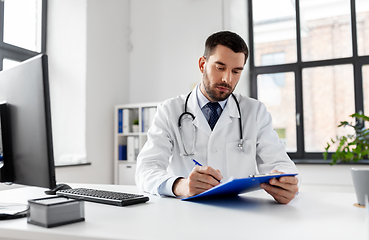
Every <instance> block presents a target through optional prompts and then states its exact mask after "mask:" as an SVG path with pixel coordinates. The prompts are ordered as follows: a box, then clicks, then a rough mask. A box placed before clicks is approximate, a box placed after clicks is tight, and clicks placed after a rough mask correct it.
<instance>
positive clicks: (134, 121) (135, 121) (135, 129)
mask: <svg viewBox="0 0 369 240" xmlns="http://www.w3.org/2000/svg"><path fill="white" fill-rule="evenodd" d="M138 130H139V127H138V118H136V119H135V120H133V123H132V131H133V132H138Z"/></svg>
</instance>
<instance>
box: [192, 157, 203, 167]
mask: <svg viewBox="0 0 369 240" xmlns="http://www.w3.org/2000/svg"><path fill="white" fill-rule="evenodd" d="M192 161H193V162H194V163H195V165H199V166H202V165H201V163H199V162H198V161H196V160H195V159H192Z"/></svg>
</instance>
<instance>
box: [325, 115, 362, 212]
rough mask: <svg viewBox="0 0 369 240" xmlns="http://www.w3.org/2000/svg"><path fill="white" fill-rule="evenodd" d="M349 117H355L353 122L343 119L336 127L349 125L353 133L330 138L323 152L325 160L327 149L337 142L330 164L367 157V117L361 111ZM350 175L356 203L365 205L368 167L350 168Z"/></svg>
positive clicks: (355, 160) (356, 160)
mask: <svg viewBox="0 0 369 240" xmlns="http://www.w3.org/2000/svg"><path fill="white" fill-rule="evenodd" d="M350 117H351V118H354V119H356V121H355V124H353V123H349V122H347V121H343V122H341V124H340V125H338V127H339V128H340V127H343V128H344V127H351V128H353V129H354V133H350V134H346V135H345V136H341V137H338V136H337V137H336V139H335V140H333V139H331V142H328V143H327V147H326V148H325V152H324V153H323V157H324V160H327V158H328V151H329V149H330V148H331V147H332V145H333V144H338V146H337V149H336V151H335V152H333V153H332V162H331V163H330V164H331V165H333V164H336V163H337V162H358V161H359V160H362V159H364V158H368V157H369V129H368V128H365V122H366V121H367V122H369V117H367V116H365V115H364V114H363V113H354V114H352V115H350ZM331 144H332V145H331ZM351 176H352V180H353V182H354V187H355V192H356V196H357V200H358V204H359V205H361V206H365V198H368V197H369V188H368V186H369V169H356V168H352V169H351Z"/></svg>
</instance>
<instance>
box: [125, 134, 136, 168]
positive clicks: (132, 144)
mask: <svg viewBox="0 0 369 240" xmlns="http://www.w3.org/2000/svg"><path fill="white" fill-rule="evenodd" d="M138 145H139V140H138V137H137V136H128V137H127V160H128V161H129V162H134V161H136V159H137V156H138V152H139V148H138Z"/></svg>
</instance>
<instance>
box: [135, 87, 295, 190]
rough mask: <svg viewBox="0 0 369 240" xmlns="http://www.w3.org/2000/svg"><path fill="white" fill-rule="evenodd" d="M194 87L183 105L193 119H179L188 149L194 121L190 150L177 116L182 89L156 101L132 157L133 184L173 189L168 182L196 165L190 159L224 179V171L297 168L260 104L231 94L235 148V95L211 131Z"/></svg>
mask: <svg viewBox="0 0 369 240" xmlns="http://www.w3.org/2000/svg"><path fill="white" fill-rule="evenodd" d="M197 87H198V86H197ZM197 87H196V88H195V89H194V90H193V91H192V93H191V95H190V97H189V100H188V104H187V111H189V112H191V113H192V114H194V115H195V119H194V120H193V121H192V120H184V121H183V122H182V125H184V126H183V131H182V134H183V138H184V144H185V146H186V149H187V152H191V150H192V144H193V141H194V140H195V138H194V136H193V127H195V128H196V132H195V134H196V145H195V150H194V155H193V156H183V155H182V154H183V153H184V149H183V143H182V139H181V135H180V130H179V127H178V118H179V116H180V115H181V114H182V113H183V112H184V102H185V99H186V95H182V96H178V97H176V98H173V99H169V100H166V101H165V102H163V103H161V104H159V105H158V108H157V112H156V115H155V117H154V120H153V123H152V125H151V127H150V129H149V131H148V133H147V142H146V143H145V145H144V147H143V148H142V150H141V152H140V154H139V156H138V159H137V169H136V184H137V186H138V187H139V189H141V190H143V191H146V192H149V193H151V194H156V195H163V194H165V193H163V192H162V189H163V186H164V185H166V186H165V188H166V191H165V192H166V193H167V194H165V195H173V193H172V190H171V188H172V184H173V182H174V181H175V180H176V179H177V178H178V177H183V178H187V177H188V175H189V174H190V172H191V171H192V169H193V168H194V166H195V165H194V162H193V161H192V159H196V160H197V161H198V162H200V163H201V164H202V165H203V166H211V167H212V168H214V169H219V170H220V172H221V174H222V175H223V180H224V181H225V180H227V179H228V178H229V177H234V178H244V177H248V176H249V175H251V174H256V173H262V174H263V173H269V172H270V171H272V170H273V169H275V170H278V171H282V172H286V173H297V172H298V171H297V168H296V166H295V164H294V163H293V162H292V161H291V159H290V158H289V157H288V155H287V154H286V151H285V146H284V144H283V143H282V142H281V141H280V139H279V137H278V135H277V133H276V132H275V131H274V129H273V126H272V118H271V116H270V114H269V113H268V112H267V110H266V107H265V106H264V104H262V103H261V102H260V101H258V100H255V99H251V98H248V97H244V96H241V95H239V94H235V96H236V98H237V100H238V102H239V105H240V109H241V115H242V131H243V139H244V144H243V145H244V147H243V151H240V150H239V148H238V147H237V146H238V143H239V140H240V130H239V118H240V114H239V112H238V110H237V105H236V102H235V100H234V99H233V98H232V97H229V99H228V102H227V104H226V106H225V108H224V109H223V112H222V114H221V115H220V117H219V119H218V122H217V123H216V125H215V127H214V130H213V131H211V129H210V127H209V124H208V122H207V121H206V119H205V116H204V114H203V113H202V111H201V109H200V107H199V104H198V101H197V96H196V89H197ZM163 183H165V184H163ZM162 184H163V186H161V185H162ZM160 186H161V187H160Z"/></svg>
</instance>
